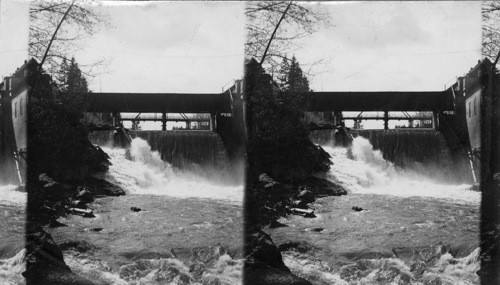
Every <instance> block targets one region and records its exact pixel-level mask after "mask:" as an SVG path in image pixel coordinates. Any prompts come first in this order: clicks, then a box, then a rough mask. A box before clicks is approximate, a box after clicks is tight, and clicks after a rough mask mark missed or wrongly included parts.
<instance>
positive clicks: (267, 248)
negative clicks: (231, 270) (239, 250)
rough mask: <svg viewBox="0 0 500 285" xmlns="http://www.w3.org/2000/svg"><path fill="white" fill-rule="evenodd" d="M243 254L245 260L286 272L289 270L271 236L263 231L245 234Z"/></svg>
mask: <svg viewBox="0 0 500 285" xmlns="http://www.w3.org/2000/svg"><path fill="white" fill-rule="evenodd" d="M245 254H246V260H247V261H248V262H250V263H251V264H254V265H256V264H263V265H265V266H269V267H273V268H277V269H280V270H283V271H286V272H289V271H290V270H289V269H288V267H286V265H285V263H284V262H283V259H282V256H281V253H280V251H279V250H278V248H277V247H276V245H275V244H274V242H273V240H272V239H271V237H270V236H269V235H268V234H266V233H265V232H263V231H257V232H254V233H252V234H249V235H247V238H246V240H245Z"/></svg>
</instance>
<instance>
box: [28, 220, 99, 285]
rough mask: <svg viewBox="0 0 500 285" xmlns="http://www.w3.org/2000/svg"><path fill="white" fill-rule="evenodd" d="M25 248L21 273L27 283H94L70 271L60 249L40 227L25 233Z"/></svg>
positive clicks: (81, 284) (55, 284)
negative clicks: (24, 266) (24, 265)
mask: <svg viewBox="0 0 500 285" xmlns="http://www.w3.org/2000/svg"><path fill="white" fill-rule="evenodd" d="M26 250H27V251H26V259H25V260H26V271H25V272H23V273H22V274H23V276H24V277H25V278H26V282H27V284H40V285H41V284H54V285H64V284H74V285H93V284H96V283H94V282H91V281H90V280H87V279H85V278H83V277H80V276H78V275H76V274H75V273H73V272H71V269H70V268H69V267H68V266H67V265H66V263H65V262H64V258H63V254H62V251H61V249H60V248H59V247H58V246H57V244H56V243H55V242H54V240H53V239H52V237H51V236H50V234H48V233H46V232H45V231H43V230H42V229H38V230H37V231H35V232H33V231H31V232H29V233H28V234H27V235H26Z"/></svg>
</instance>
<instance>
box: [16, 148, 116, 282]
mask: <svg viewBox="0 0 500 285" xmlns="http://www.w3.org/2000/svg"><path fill="white" fill-rule="evenodd" d="M93 154H94V159H93V161H94V163H95V164H98V165H99V166H100V167H98V168H96V167H89V165H81V167H80V168H78V169H74V168H73V169H68V168H67V167H64V166H63V165H59V166H57V165H56V166H57V167H53V168H52V169H53V170H54V171H55V172H54V173H57V174H55V176H57V177H58V178H57V180H56V179H53V178H52V177H50V176H49V175H48V174H47V173H41V174H38V173H39V172H40V171H37V169H33V168H32V169H30V170H29V171H30V174H31V176H29V178H28V183H27V186H26V187H27V192H28V193H29V195H28V214H27V218H28V219H27V226H26V250H27V253H26V271H25V272H24V273H23V276H24V277H25V278H26V280H27V284H82V285H84V284H85V285H88V284H95V283H94V282H91V281H89V280H87V279H85V278H82V277H80V276H78V275H76V274H74V273H73V272H72V271H71V269H70V268H69V267H68V266H67V265H66V263H65V262H64V258H63V253H62V250H61V247H60V245H57V244H56V243H55V241H54V240H53V239H52V237H51V235H50V234H48V233H47V232H46V231H44V230H43V228H44V227H64V226H65V225H64V224H63V223H60V222H59V221H58V218H59V217H62V216H66V215H81V216H84V217H88V218H91V217H94V215H93V211H92V209H90V208H89V207H88V205H89V204H90V203H92V202H93V201H94V199H96V198H99V197H104V196H120V195H124V194H125V191H123V189H121V188H120V187H119V186H116V185H114V184H112V183H109V182H107V181H105V180H103V179H100V178H97V177H98V176H99V175H100V174H102V173H104V172H105V171H106V170H107V166H108V165H109V161H108V159H107V155H106V154H105V153H104V152H102V150H100V148H98V147H95V149H94V151H93ZM35 174H37V175H35Z"/></svg>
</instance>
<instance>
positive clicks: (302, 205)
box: [292, 200, 307, 209]
mask: <svg viewBox="0 0 500 285" xmlns="http://www.w3.org/2000/svg"><path fill="white" fill-rule="evenodd" d="M292 206H293V207H295V208H299V209H307V203H306V202H304V201H302V200H295V201H293V203H292Z"/></svg>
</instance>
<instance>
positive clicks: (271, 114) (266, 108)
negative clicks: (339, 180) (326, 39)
mask: <svg viewBox="0 0 500 285" xmlns="http://www.w3.org/2000/svg"><path fill="white" fill-rule="evenodd" d="M282 66H284V67H286V65H285V64H283V65H282ZM282 75H286V76H280V78H278V82H274V81H273V80H272V78H271V76H270V75H269V74H267V73H266V72H265V70H264V69H263V68H262V67H260V65H259V64H258V62H257V61H256V60H254V59H252V60H250V61H249V62H248V63H247V64H246V68H245V84H246V87H245V92H246V94H247V96H248V98H249V102H248V116H247V123H248V131H249V133H248V136H249V138H248V149H247V152H248V159H249V164H250V168H251V170H250V171H251V172H254V173H255V174H259V173H267V174H268V175H270V176H271V177H273V178H275V179H283V180H297V181H299V180H301V179H304V178H305V177H306V176H307V175H309V174H311V173H313V172H315V171H322V170H326V169H328V167H329V164H330V160H329V158H328V154H326V153H325V152H324V151H323V150H322V149H321V148H319V147H317V146H315V145H314V144H313V143H312V142H311V141H310V140H309V137H308V130H307V127H306V126H305V124H304V122H303V117H304V112H305V111H306V109H307V108H306V106H305V104H304V102H303V94H301V93H302V92H307V91H309V82H308V80H307V78H306V77H305V76H304V75H303V73H302V70H301V69H300V66H299V64H298V62H297V60H296V59H295V58H292V61H291V64H290V69H289V70H288V72H285V70H283V73H282ZM288 92H294V93H288Z"/></svg>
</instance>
